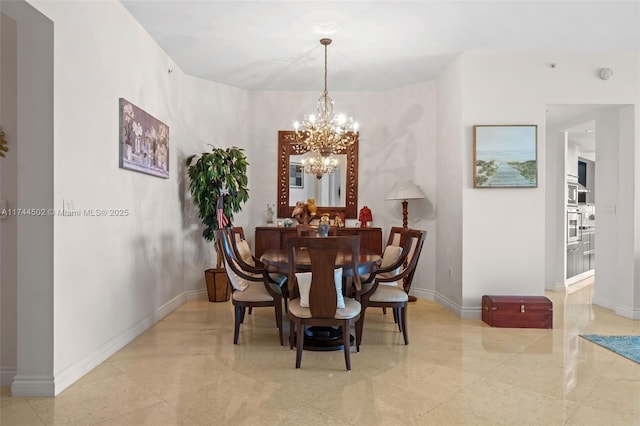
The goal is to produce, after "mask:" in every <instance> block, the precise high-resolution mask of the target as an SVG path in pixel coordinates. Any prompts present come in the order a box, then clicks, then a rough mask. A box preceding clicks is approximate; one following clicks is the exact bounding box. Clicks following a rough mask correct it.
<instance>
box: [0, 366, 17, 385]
mask: <svg viewBox="0 0 640 426" xmlns="http://www.w3.org/2000/svg"><path fill="white" fill-rule="evenodd" d="M16 374H17V371H16V368H15V367H0V386H11V383H13V378H14V377H15V375H16Z"/></svg>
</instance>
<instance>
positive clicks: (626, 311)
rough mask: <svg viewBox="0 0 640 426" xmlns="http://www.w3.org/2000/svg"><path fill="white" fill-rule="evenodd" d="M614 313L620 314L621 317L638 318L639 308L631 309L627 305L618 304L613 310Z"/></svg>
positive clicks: (639, 315) (639, 318)
mask: <svg viewBox="0 0 640 426" xmlns="http://www.w3.org/2000/svg"><path fill="white" fill-rule="evenodd" d="M613 311H614V312H615V313H616V315H620V316H621V317H625V318H629V319H632V320H640V309H633V308H631V307H628V306H621V305H618V306H616V308H615V309H614V310H613Z"/></svg>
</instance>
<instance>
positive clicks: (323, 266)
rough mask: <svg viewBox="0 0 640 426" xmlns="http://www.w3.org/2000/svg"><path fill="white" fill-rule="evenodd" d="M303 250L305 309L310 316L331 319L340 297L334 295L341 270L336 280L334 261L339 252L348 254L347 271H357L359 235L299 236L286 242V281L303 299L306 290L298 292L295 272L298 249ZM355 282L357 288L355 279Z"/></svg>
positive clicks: (336, 294) (340, 278) (337, 290)
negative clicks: (305, 260)
mask: <svg viewBox="0 0 640 426" xmlns="http://www.w3.org/2000/svg"><path fill="white" fill-rule="evenodd" d="M300 249H302V250H304V251H305V252H306V253H307V254H308V256H309V259H310V261H311V271H310V272H311V273H310V276H311V282H310V283H311V284H310V287H309V290H308V300H309V302H308V303H309V308H310V310H311V315H312V316H313V317H317V318H333V317H334V316H335V313H336V309H337V301H338V299H339V298H340V297H342V296H343V295H342V294H340V295H338V292H339V291H340V292H341V291H342V290H341V283H342V271H340V272H339V274H340V276H339V277H338V276H337V275H338V274H337V273H336V266H335V265H336V261H337V259H338V255H339V252H340V251H341V250H346V251H348V252H349V253H350V256H351V263H350V265H349V268H350V269H352V270H357V268H358V258H359V257H360V236H359V235H352V236H345V237H326V238H314V237H300V238H288V239H287V256H288V259H290V261H289V268H290V271H289V280H290V282H295V283H296V284H297V285H298V289H297V290H298V291H297V294H300V295H301V296H302V297H303V298H306V297H305V296H306V295H305V292H306V289H300V282H299V278H300V275H298V276H296V273H298V272H300V271H298V270H297V269H296V264H297V263H298V262H297V257H298V256H300V255H302V254H301V253H300V252H299V250H300ZM355 280H356V281H357V282H358V283H357V284H355V285H356V286H357V285H359V277H356V278H355Z"/></svg>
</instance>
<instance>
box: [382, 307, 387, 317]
mask: <svg viewBox="0 0 640 426" xmlns="http://www.w3.org/2000/svg"><path fill="white" fill-rule="evenodd" d="M382 315H387V308H384V307H383V308H382Z"/></svg>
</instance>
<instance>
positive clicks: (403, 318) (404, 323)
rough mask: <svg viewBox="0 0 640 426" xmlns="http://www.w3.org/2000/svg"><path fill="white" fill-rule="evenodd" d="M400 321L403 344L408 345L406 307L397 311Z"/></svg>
mask: <svg viewBox="0 0 640 426" xmlns="http://www.w3.org/2000/svg"><path fill="white" fill-rule="evenodd" d="M399 312H400V314H399V315H400V320H401V321H402V335H403V336H404V344H405V345H408V344H409V333H408V332H407V305H404V306H403V307H402V308H400V310H399Z"/></svg>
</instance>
